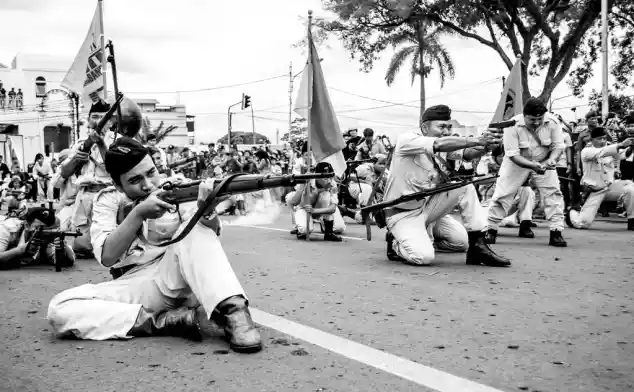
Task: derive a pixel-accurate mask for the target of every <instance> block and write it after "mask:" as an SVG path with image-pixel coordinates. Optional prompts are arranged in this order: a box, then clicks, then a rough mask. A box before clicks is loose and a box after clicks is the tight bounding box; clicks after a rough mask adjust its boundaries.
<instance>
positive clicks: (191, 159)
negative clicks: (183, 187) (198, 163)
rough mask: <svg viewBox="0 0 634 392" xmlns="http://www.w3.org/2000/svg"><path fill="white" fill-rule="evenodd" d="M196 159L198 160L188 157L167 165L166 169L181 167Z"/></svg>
mask: <svg viewBox="0 0 634 392" xmlns="http://www.w3.org/2000/svg"><path fill="white" fill-rule="evenodd" d="M196 159H198V157H189V158H185V159H181V160H180V161H176V162H172V163H170V164H169V165H167V167H168V168H170V169H174V168H175V167H178V166H182V165H185V164H187V163H190V162H194V161H195V160H196Z"/></svg>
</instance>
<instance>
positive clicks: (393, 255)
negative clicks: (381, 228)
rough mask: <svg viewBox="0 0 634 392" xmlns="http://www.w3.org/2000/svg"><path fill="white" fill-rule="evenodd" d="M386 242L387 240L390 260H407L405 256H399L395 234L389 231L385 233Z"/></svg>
mask: <svg viewBox="0 0 634 392" xmlns="http://www.w3.org/2000/svg"><path fill="white" fill-rule="evenodd" d="M385 242H387V259H388V260H390V261H403V262H404V261H405V259H404V258H402V257H401V256H399V254H398V253H396V251H395V250H394V247H393V245H394V236H393V235H392V233H390V232H389V231H388V232H387V233H386V234H385Z"/></svg>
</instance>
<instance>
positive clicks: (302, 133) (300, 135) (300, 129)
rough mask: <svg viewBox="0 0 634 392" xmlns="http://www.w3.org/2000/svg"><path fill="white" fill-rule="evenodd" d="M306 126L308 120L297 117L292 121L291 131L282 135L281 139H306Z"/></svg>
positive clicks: (291, 140) (292, 140) (287, 140)
mask: <svg viewBox="0 0 634 392" xmlns="http://www.w3.org/2000/svg"><path fill="white" fill-rule="evenodd" d="M306 128H307V124H306V120H305V119H303V118H296V119H294V120H293V121H292V122H291V131H290V132H286V133H285V134H284V135H282V137H281V138H280V140H282V141H284V142H288V143H290V142H297V141H298V140H304V139H306Z"/></svg>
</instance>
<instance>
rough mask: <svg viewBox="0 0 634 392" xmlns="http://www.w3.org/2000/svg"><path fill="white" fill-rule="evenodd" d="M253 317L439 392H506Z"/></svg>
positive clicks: (267, 316) (260, 316)
mask: <svg viewBox="0 0 634 392" xmlns="http://www.w3.org/2000/svg"><path fill="white" fill-rule="evenodd" d="M280 230H281V229H280ZM251 315H252V316H253V320H254V321H255V322H256V323H258V324H260V325H263V326H265V327H268V328H272V329H275V330H277V331H280V332H282V333H284V334H286V335H289V336H293V337H295V338H297V339H301V340H304V341H306V342H308V343H311V344H314V345H316V346H319V347H322V348H325V349H326V350H328V351H332V352H334V353H337V354H339V355H342V356H344V357H346V358H349V359H352V360H355V361H357V362H361V363H363V364H365V365H368V366H372V367H374V368H376V369H379V370H383V371H384V372H387V373H390V374H393V375H395V376H398V377H401V378H404V379H406V380H408V381H411V382H413V383H416V384H418V385H421V386H424V387H427V388H431V389H434V390H436V391H438V392H503V391H501V390H499V389H495V388H491V387H488V386H486V385H483V384H478V383H476V382H474V381H470V380H467V379H465V378H462V377H458V376H454V375H453V374H450V373H446V372H443V371H442V370H438V369H434V368H432V367H429V366H425V365H421V364H420V363H416V362H412V361H410V360H408V359H405V358H402V357H398V356H396V355H392V354H389V353H386V352H383V351H379V350H376V349H374V348H371V347H368V346H364V345H363V344H359V343H356V342H353V341H351V340H347V339H344V338H340V337H338V336H335V335H332V334H329V333H327V332H323V331H320V330H318V329H315V328H311V327H307V326H305V325H302V324H298V323H296V322H293V321H290V320H287V319H285V318H282V317H278V316H275V315H272V314H269V313H266V312H263V311H261V310H258V309H253V308H251Z"/></svg>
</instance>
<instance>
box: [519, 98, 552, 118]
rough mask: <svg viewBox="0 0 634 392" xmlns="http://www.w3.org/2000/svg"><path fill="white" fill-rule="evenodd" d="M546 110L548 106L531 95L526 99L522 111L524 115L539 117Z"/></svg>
mask: <svg viewBox="0 0 634 392" xmlns="http://www.w3.org/2000/svg"><path fill="white" fill-rule="evenodd" d="M547 111H548V108H547V107H546V105H545V104H544V102H543V101H542V100H541V99H539V98H535V97H531V98H529V99H528V101H526V104H524V111H523V113H524V115H526V116H535V117H541V116H543V115H544V114H545V113H546V112H547Z"/></svg>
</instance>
